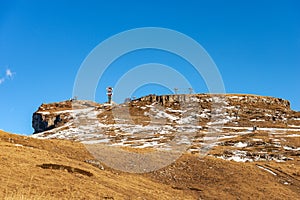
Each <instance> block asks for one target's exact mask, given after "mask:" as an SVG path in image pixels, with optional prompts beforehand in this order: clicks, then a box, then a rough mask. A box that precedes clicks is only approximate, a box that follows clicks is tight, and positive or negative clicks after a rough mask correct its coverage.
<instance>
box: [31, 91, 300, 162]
mask: <svg viewBox="0 0 300 200" xmlns="http://www.w3.org/2000/svg"><path fill="white" fill-rule="evenodd" d="M33 127H34V129H35V133H36V134H34V135H33V137H37V138H50V139H51V138H58V139H68V140H74V141H79V142H82V143H83V144H86V145H88V144H105V145H108V146H118V147H130V148H137V149H149V148H153V149H158V150H163V151H169V150H174V149H173V147H174V145H172V144H171V143H173V144H174V143H175V144H176V146H184V147H186V149H187V151H188V152H191V153H195V154H198V153H201V152H203V149H207V148H209V149H211V150H210V151H209V152H208V154H209V155H212V156H214V157H217V158H221V159H225V160H234V161H238V162H246V161H250V162H254V161H269V160H274V161H278V162H284V161H287V160H292V159H298V158H299V155H300V141H299V138H300V113H299V112H296V111H293V110H291V109H290V103H289V101H287V100H283V99H279V98H272V97H263V96H256V95H236V94H234V95H233V94H231V95H229V94H226V95H209V94H191V95H162V96H155V95H149V96H145V97H142V98H139V99H136V100H134V101H131V102H128V103H124V104H119V105H108V104H97V103H95V102H91V101H81V100H75V101H65V102H61V103H53V104H43V105H42V106H41V107H40V108H39V109H38V110H37V111H36V112H35V113H34V114H33Z"/></svg>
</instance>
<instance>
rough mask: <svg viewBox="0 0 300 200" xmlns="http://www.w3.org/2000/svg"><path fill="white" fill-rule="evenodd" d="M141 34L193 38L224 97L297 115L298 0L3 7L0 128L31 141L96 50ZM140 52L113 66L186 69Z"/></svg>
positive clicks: (11, 0) (6, 1)
mask: <svg viewBox="0 0 300 200" xmlns="http://www.w3.org/2000/svg"><path fill="white" fill-rule="evenodd" d="M139 27H164V28H169V29H173V30H176V31H179V32H181V33H184V34H186V35H188V36H189V37H191V38H193V39H194V40H196V41H197V42H198V43H199V44H201V45H202V46H203V47H204V48H205V49H206V51H207V52H208V53H209V55H210V56H211V58H212V59H213V60H214V62H215V63H216V65H217V67H218V69H219V71H220V73H221V75H222V77H223V81H224V84H225V88H226V91H227V92H228V93H250V94H258V95H266V96H275V97H280V98H284V99H288V100H290V101H291V104H292V108H293V109H295V110H300V90H299V86H300V78H299V74H300V3H299V1H297V0H294V1H289V0H285V1H279V0H278V1H271V0H270V1H230V0H224V1H214V0H212V1H201V0H190V1H176V0H174V1H171V0H170V1H162V0H151V1H146V0H145V1H138V0H136V1H135V0H127V1H121V0H120V1H113V0H112V1H101V0H98V1H88V0H86V1H67V0H66V1H60V0H44V1H40V0H36V1H34V0H26V1H25V0H20V1H16V0H1V1H0V129H3V130H5V131H9V132H13V133H20V134H31V133H32V132H33V130H32V128H31V117H32V113H33V112H34V111H35V110H36V109H37V108H38V106H39V105H40V104H42V103H49V102H57V101H62V100H66V99H69V98H71V97H72V92H73V84H74V80H75V77H76V74H77V71H78V69H79V67H80V65H81V63H82V62H83V60H84V59H85V57H86V56H87V55H88V54H89V53H90V51H91V50H92V49H93V48H95V47H96V46H97V45H98V44H99V43H100V42H102V41H103V40H105V39H107V38H109V37H111V36H113V35H115V34H117V33H120V32H122V31H126V30H129V29H133V28H139ZM147 53H149V54H147ZM140 54H141V53H140V52H134V53H132V54H128V55H127V56H124V57H123V58H120V60H118V62H121V63H120V65H122V64H123V65H128V68H127V69H129V68H130V66H133V65H130V63H131V62H133V63H135V64H143V63H147V62H153V61H154V62H162V63H164V64H168V65H174V66H175V65H176V64H177V65H178V64H180V63H181V62H182V65H181V66H182V69H181V71H182V73H184V71H185V70H187V69H188V67H186V66H187V64H185V63H184V61H182V60H180V59H178V58H175V57H174V56H173V57H174V58H170V59H168V57H169V56H170V55H168V54H167V53H166V52H157V51H151V50H149V51H148V52H147V50H146V51H145V52H143V54H142V56H141V55H140ZM147 55H151V56H148V57H147ZM160 57H162V58H160ZM151 58H153V60H151ZM122 59H123V61H122ZM160 59H161V60H160ZM168 61H169V62H170V63H167V62H168ZM116 62H117V61H116ZM122 62H123V63H122ZM177 68H180V66H177ZM119 73H121V72H119ZM117 75H118V71H117V70H115V71H112V73H110V74H108V75H107V76H106V79H104V80H103V81H102V82H101V85H100V84H99V86H98V90H97V97H96V100H97V101H99V102H103V101H105V99H104V97H105V96H104V95H105V91H103V90H104V88H105V87H106V86H107V85H108V84H111V83H110V82H109V80H114V79H116V76H117ZM117 77H118V76H117ZM105 81H107V82H105ZM199 82H202V83H203V81H202V80H199ZM174 87H178V86H177V85H175V84H174ZM179 87H180V86H179ZM162 91H165V92H170V91H169V90H168V89H166V88H161V87H158V86H157V85H152V87H151V85H145V86H144V87H141V88H139V89H138V90H137V91H135V92H134V95H139V94H146V93H147V92H149V93H157V94H159V93H161V92H162ZM197 92H206V89H205V87H203V91H197Z"/></svg>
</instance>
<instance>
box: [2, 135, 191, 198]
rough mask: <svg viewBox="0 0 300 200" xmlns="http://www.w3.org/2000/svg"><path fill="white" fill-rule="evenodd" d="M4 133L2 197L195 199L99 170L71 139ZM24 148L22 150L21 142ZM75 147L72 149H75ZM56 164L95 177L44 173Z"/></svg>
mask: <svg viewBox="0 0 300 200" xmlns="http://www.w3.org/2000/svg"><path fill="white" fill-rule="evenodd" d="M26 138H27V137H24V136H18V135H12V134H7V133H4V132H0V152H1V153H0V161H1V162H0V168H1V173H0V180H1V185H0V199H39V198H42V199H173V197H174V196H177V197H178V198H180V199H185V198H186V199H194V198H195V197H194V196H191V195H190V194H188V193H185V192H183V191H177V190H175V189H172V188H171V186H168V185H164V184H161V183H157V182H155V181H153V180H150V179H149V178H146V177H143V176H139V175H136V174H128V173H118V172H115V171H111V170H100V169H98V168H96V167H94V166H92V165H90V164H87V163H84V162H83V161H84V160H85V159H90V158H92V156H91V155H89V153H88V152H87V151H86V150H85V148H84V146H83V145H81V144H78V143H73V142H70V141H60V140H37V139H33V138H27V139H26ZM24 140H27V142H24V143H26V144H24V143H23V144H24V145H26V146H19V145H16V144H20V143H21V142H22V141H24ZM72 145H74V146H72ZM45 163H52V164H56V165H63V166H70V167H71V168H78V169H81V170H84V171H87V172H89V173H92V174H93V176H90V177H89V176H86V175H84V174H81V173H77V172H76V171H75V172H74V173H72V172H69V171H67V170H63V168H62V170H60V169H58V170H57V169H43V168H41V167H39V165H42V164H45Z"/></svg>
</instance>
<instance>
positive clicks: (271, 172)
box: [256, 165, 277, 176]
mask: <svg viewBox="0 0 300 200" xmlns="http://www.w3.org/2000/svg"><path fill="white" fill-rule="evenodd" d="M256 166H257V167H258V168H260V169H263V170H265V171H267V172H269V173H270V174H273V175H274V176H277V174H276V173H275V172H273V171H271V170H270V169H267V168H265V167H263V166H260V165H256Z"/></svg>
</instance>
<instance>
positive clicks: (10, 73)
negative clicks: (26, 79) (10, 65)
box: [6, 69, 13, 78]
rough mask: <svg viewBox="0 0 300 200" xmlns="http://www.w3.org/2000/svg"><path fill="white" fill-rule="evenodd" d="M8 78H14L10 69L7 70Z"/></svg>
mask: <svg viewBox="0 0 300 200" xmlns="http://www.w3.org/2000/svg"><path fill="white" fill-rule="evenodd" d="M6 76H7V77H8V78H12V77H13V73H12V72H11V70H10V69H7V70H6Z"/></svg>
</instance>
